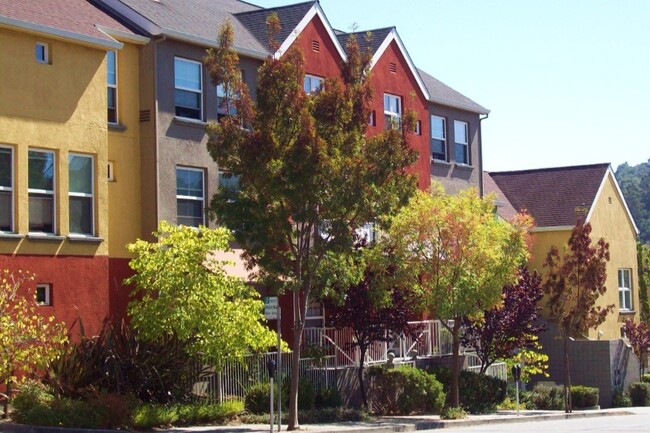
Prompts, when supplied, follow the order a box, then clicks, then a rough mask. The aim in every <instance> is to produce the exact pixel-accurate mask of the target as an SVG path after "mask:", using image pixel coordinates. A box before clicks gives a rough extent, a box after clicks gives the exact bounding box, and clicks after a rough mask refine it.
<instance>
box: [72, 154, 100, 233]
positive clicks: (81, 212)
mask: <svg viewBox="0 0 650 433" xmlns="http://www.w3.org/2000/svg"><path fill="white" fill-rule="evenodd" d="M93 171H94V164H93V158H92V157H91V156H85V155H73V154H70V155H69V157H68V176H69V178H68V179H69V185H70V188H69V189H70V192H69V198H70V233H71V234H79V235H90V236H92V235H93V233H94V230H93V225H94V224H93V222H94V200H93V195H94V194H93V192H94V181H93V178H94V176H93Z"/></svg>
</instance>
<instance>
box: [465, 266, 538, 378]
mask: <svg viewBox="0 0 650 433" xmlns="http://www.w3.org/2000/svg"><path fill="white" fill-rule="evenodd" d="M542 296H543V292H542V286H541V279H540V277H539V275H537V273H536V272H533V273H530V272H529V271H528V269H527V268H526V267H522V268H521V269H520V270H519V277H518V280H517V282H516V283H515V284H510V285H507V286H504V287H503V303H502V304H500V305H497V306H496V307H494V308H492V309H490V310H486V311H485V312H483V314H482V315H480V316H479V317H477V318H471V319H470V318H468V319H465V321H464V326H465V334H464V335H463V345H464V346H465V347H471V348H473V349H474V350H476V355H477V356H478V357H479V359H480V360H481V373H485V371H486V370H487V369H488V367H489V366H490V365H492V363H494V361H496V360H497V359H505V358H509V357H511V356H512V355H513V354H514V352H515V351H516V350H517V349H524V348H529V349H532V348H534V347H535V343H536V342H537V335H538V334H539V333H540V332H543V331H544V330H545V328H544V326H543V325H541V324H540V323H539V322H538V321H537V318H538V316H539V312H540V311H541V309H542V308H541V307H540V306H539V305H538V303H539V301H540V300H541V299H542Z"/></svg>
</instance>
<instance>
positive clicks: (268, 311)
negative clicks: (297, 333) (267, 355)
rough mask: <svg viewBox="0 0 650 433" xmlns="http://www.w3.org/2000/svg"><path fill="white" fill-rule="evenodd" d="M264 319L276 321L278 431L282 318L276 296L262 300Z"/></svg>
mask: <svg viewBox="0 0 650 433" xmlns="http://www.w3.org/2000/svg"><path fill="white" fill-rule="evenodd" d="M264 317H265V318H266V319H267V320H273V319H275V320H277V334H278V359H277V368H278V431H280V429H281V428H282V381H281V379H282V351H281V350H282V347H281V343H282V328H281V327H280V321H281V317H282V311H281V309H280V303H279V302H278V297H277V296H267V297H265V298H264ZM271 393H273V387H271Z"/></svg>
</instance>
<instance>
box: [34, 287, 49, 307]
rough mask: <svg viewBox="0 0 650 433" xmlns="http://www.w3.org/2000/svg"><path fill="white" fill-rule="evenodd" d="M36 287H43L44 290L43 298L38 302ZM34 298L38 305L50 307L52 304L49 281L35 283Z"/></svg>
mask: <svg viewBox="0 0 650 433" xmlns="http://www.w3.org/2000/svg"><path fill="white" fill-rule="evenodd" d="M38 289H44V291H45V300H44V301H43V302H38V300H37V297H38ZM34 300H35V301H36V305H38V306H39V307H50V306H52V285H51V284H50V283H39V284H36V293H34Z"/></svg>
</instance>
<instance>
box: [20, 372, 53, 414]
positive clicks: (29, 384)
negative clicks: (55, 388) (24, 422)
mask: <svg viewBox="0 0 650 433" xmlns="http://www.w3.org/2000/svg"><path fill="white" fill-rule="evenodd" d="M52 401H54V395H53V394H52V392H51V391H50V390H49V388H48V387H47V386H45V385H43V384H42V383H41V382H38V381H35V380H27V381H25V383H23V384H22V385H20V388H18V395H16V397H15V398H14V399H13V400H12V403H11V404H12V406H13V408H14V411H15V412H18V413H24V412H26V411H28V410H29V409H31V408H33V407H35V406H49V405H50V404H51V403H52Z"/></svg>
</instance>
